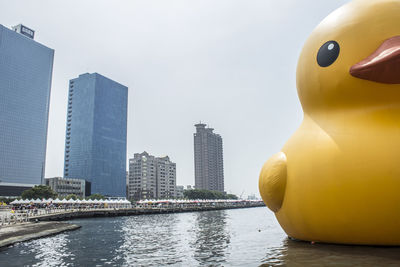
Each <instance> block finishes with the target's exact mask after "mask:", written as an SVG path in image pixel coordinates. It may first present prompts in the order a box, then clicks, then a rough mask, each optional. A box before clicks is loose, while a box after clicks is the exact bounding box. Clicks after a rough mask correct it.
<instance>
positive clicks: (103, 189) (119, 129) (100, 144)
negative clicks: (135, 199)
mask: <svg viewBox="0 0 400 267" xmlns="http://www.w3.org/2000/svg"><path fill="white" fill-rule="evenodd" d="M127 101H128V88H127V87H126V86H123V85H121V84H119V83H117V82H115V81H112V80H110V79H108V78H106V77H104V76H102V75H100V74H97V73H93V74H89V73H86V74H82V75H80V76H79V77H78V78H76V79H72V80H70V83H69V95H68V112H67V127H66V137H65V157H64V176H65V177H69V178H81V179H85V180H88V181H90V182H91V183H92V193H99V194H102V195H106V196H125V195H126V190H125V186H126V123H127Z"/></svg>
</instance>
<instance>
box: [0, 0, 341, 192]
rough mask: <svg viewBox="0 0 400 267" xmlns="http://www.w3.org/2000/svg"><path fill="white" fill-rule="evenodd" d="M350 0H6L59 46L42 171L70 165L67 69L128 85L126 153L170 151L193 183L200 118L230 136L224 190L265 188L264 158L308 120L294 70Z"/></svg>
mask: <svg viewBox="0 0 400 267" xmlns="http://www.w3.org/2000/svg"><path fill="white" fill-rule="evenodd" d="M345 2H348V1H345V0H329V1H328V0H324V1H317V0H305V1H300V0H286V1H285V0H281V1H273V0H264V1H253V0H243V1H236V0H202V1H190V0H182V1H168V0H160V1H151V0H142V1H134V0H129V1H128V0H126V1H117V0H109V1H101V0H92V1H87V0H85V1H82V0H74V1H71V0H68V1H54V0H48V1H30V0H26V1H18V0H10V1H5V0H0V24H3V25H4V26H7V27H10V26H12V25H16V24H19V23H23V24H25V25H26V26H28V27H30V28H32V29H34V30H35V31H36V34H35V39H36V41H38V42H40V43H42V44H44V45H46V46H48V47H50V48H53V49H55V60H54V69H53V84H52V89H51V101H50V119H49V131H48V140H47V161H46V177H54V176H62V175H63V161H64V138H65V120H66V111H67V92H68V81H69V79H72V78H75V77H77V76H78V75H79V74H82V73H86V72H90V73H92V72H98V73H100V74H102V75H104V76H106V77H108V78H110V79H113V80H115V81H117V82H119V83H122V84H124V85H126V86H128V87H129V108H128V147H127V151H128V155H127V156H128V158H130V157H133V154H134V153H137V152H143V151H144V150H145V151H147V152H149V153H150V154H153V155H155V156H163V155H168V156H170V158H171V160H172V161H174V162H176V164H177V184H178V185H185V186H186V185H188V184H191V185H193V184H194V169H193V168H194V159H193V133H194V131H195V127H194V126H193V125H194V124H195V123H197V122H199V121H200V120H201V121H202V122H204V123H207V124H209V125H210V126H211V127H213V128H214V129H215V132H216V133H219V134H220V135H221V136H222V138H223V143H224V168H225V190H226V191H228V192H229V193H235V194H238V195H240V194H242V192H244V193H243V196H245V195H249V194H256V195H259V194H258V175H259V172H260V169H261V167H262V164H263V163H264V162H265V161H266V160H267V159H268V158H269V157H270V156H271V155H272V154H274V153H276V152H278V151H279V150H280V148H281V147H282V146H283V144H284V143H285V142H286V140H287V139H288V138H289V137H290V136H291V134H292V133H293V132H294V131H295V130H296V128H297V127H298V126H299V124H300V123H301V120H302V117H303V113H302V110H301V106H300V103H299V100H298V97H297V92H296V84H295V72H296V64H297V58H298V56H299V53H300V51H301V48H302V46H303V43H304V42H305V40H306V39H307V37H308V35H309V34H310V33H311V31H312V30H313V28H314V27H315V26H316V25H317V24H318V23H319V22H320V21H321V20H322V19H323V18H324V17H326V16H327V15H328V14H329V13H330V12H332V11H333V10H335V9H336V8H338V7H340V6H341V5H342V4H344V3H345Z"/></svg>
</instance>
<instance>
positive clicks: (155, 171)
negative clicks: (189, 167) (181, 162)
mask: <svg viewBox="0 0 400 267" xmlns="http://www.w3.org/2000/svg"><path fill="white" fill-rule="evenodd" d="M173 197H176V164H175V163H174V162H172V161H171V160H170V159H169V157H168V156H165V157H158V158H157V157H154V156H152V155H149V153H147V152H146V151H144V152H143V153H135V155H134V157H133V158H132V159H129V183H128V198H130V199H136V200H138V199H154V198H158V199H160V198H173Z"/></svg>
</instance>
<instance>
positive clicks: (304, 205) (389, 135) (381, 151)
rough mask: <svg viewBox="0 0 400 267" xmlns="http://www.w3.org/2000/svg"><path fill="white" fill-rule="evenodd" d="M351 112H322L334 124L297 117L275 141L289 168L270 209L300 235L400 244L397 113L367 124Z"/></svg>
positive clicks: (325, 239)
mask: <svg viewBox="0 0 400 267" xmlns="http://www.w3.org/2000/svg"><path fill="white" fill-rule="evenodd" d="M354 113H355V114H348V112H347V114H346V116H345V118H344V117H343V115H344V114H337V115H331V116H332V117H331V116H329V115H326V116H328V117H329V121H335V120H340V122H341V123H340V127H338V125H337V124H334V125H332V124H329V123H324V122H319V121H318V118H310V117H308V116H306V117H305V118H304V121H303V123H302V125H301V127H300V128H299V129H298V131H297V132H296V133H295V134H294V135H293V137H292V138H291V139H290V140H289V141H288V143H287V144H286V145H285V146H284V148H283V149H282V152H283V153H285V155H286V157H287V174H288V175H287V186H286V192H285V199H284V201H283V203H282V204H283V205H282V207H281V209H280V210H279V211H278V212H277V213H276V216H277V218H278V220H279V222H280V224H281V225H282V227H283V228H284V229H285V231H286V232H287V234H288V235H289V236H292V237H295V238H297V239H301V240H310V241H319V242H329V243H349V244H370V245H378V244H379V245H400V192H399V190H400V119H398V120H397V121H390V120H388V121H386V123H384V124H382V123H377V125H376V127H371V123H370V119H369V118H362V116H360V114H359V113H358V112H354ZM379 113H381V112H380V111H372V112H371V114H369V115H370V116H371V117H372V118H373V117H375V118H376V117H380V116H382V115H383V114H379ZM383 113H385V112H383ZM397 113H398V115H399V117H398V118H400V109H398V110H397ZM335 117H336V118H335ZM326 119H327V117H325V118H323V121H326Z"/></svg>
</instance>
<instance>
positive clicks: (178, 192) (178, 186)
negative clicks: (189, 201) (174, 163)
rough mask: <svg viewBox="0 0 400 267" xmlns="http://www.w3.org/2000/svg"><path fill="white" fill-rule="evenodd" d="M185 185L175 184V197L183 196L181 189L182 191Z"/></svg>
mask: <svg viewBox="0 0 400 267" xmlns="http://www.w3.org/2000/svg"><path fill="white" fill-rule="evenodd" d="M184 189H185V187H184V186H183V185H177V186H176V197H177V198H183V197H184V195H183V191H184Z"/></svg>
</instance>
